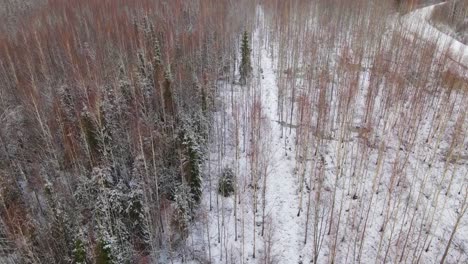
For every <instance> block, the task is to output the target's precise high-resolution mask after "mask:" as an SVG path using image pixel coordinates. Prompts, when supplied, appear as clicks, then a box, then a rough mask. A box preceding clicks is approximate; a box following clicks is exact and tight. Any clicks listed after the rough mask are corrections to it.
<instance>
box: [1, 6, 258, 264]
mask: <svg viewBox="0 0 468 264" xmlns="http://www.w3.org/2000/svg"><path fill="white" fill-rule="evenodd" d="M20 2H21V1H6V2H4V3H1V4H0V6H1V7H2V9H1V10H2V14H3V13H5V14H7V13H8V15H5V16H2V20H3V22H5V24H2V25H9V27H6V26H5V27H2V31H1V32H2V35H1V37H0V47H1V48H0V57H1V58H2V59H1V60H0V80H1V81H0V82H1V84H0V86H1V87H0V95H1V96H0V98H1V99H0V120H1V122H2V124H3V125H2V127H1V128H0V146H1V149H0V227H1V230H0V238H1V240H0V241H1V242H0V243H2V246H1V248H2V251H1V252H0V262H3V261H6V262H7V263H150V262H151V263H155V262H157V261H158V260H161V261H162V262H164V263H167V262H168V261H169V260H172V259H175V258H185V257H186V256H188V254H187V252H185V251H183V250H180V249H181V248H183V247H184V243H186V242H185V238H186V236H187V231H188V226H189V225H190V223H191V221H192V219H193V217H194V215H195V210H196V208H197V205H198V204H199V202H200V200H201V195H202V182H203V179H202V178H203V174H204V164H205V157H206V145H207V143H208V133H209V131H210V120H211V119H212V110H213V107H214V104H213V102H214V98H215V97H216V87H215V81H216V80H217V79H218V78H219V77H220V76H222V75H223V74H225V73H229V71H230V68H231V67H234V66H233V65H231V64H232V61H234V60H233V59H232V58H231V56H232V54H233V52H232V51H233V50H234V49H237V40H238V37H239V36H240V35H241V34H242V32H243V28H244V23H245V22H246V21H247V20H248V18H249V17H252V16H253V15H251V14H249V12H250V11H249V10H253V8H249V6H250V5H252V3H251V1H238V2H237V3H236V4H233V3H231V2H230V1H218V0H216V1H211V0H210V1H149V0H138V1H114V0H104V1H101V0H99V1H95V0H80V1H63V0H49V1H36V3H34V1H30V2H24V1H23V2H24V3H20ZM244 2H245V3H244ZM3 11H5V12H3ZM21 15H23V17H21ZM3 33H4V34H3ZM3 248H5V250H3ZM179 252H182V253H181V254H182V255H180V254H179ZM191 257H194V256H193V255H192V256H191Z"/></svg>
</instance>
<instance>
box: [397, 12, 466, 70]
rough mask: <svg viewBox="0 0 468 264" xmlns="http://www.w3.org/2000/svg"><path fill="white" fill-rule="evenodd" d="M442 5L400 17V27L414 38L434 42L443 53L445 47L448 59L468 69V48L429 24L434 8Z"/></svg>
mask: <svg viewBox="0 0 468 264" xmlns="http://www.w3.org/2000/svg"><path fill="white" fill-rule="evenodd" d="M441 4H444V3H439V4H435V5H431V6H427V7H423V8H419V9H416V10H414V11H412V12H411V13H409V14H406V15H404V16H402V17H401V21H400V22H401V23H402V26H403V27H405V28H406V29H407V30H408V31H409V32H411V33H413V34H414V35H415V36H417V37H419V38H422V39H423V40H426V41H436V43H437V45H438V46H439V51H441V52H442V51H444V50H445V49H446V48H447V47H448V49H449V51H450V52H449V53H448V54H447V55H448V56H449V58H450V59H451V60H452V61H453V62H454V63H455V65H460V66H462V67H463V68H465V69H466V68H468V46H467V45H465V44H463V43H461V42H459V41H458V40H456V39H454V38H453V37H451V36H449V35H447V34H445V33H443V32H441V31H440V30H438V29H437V28H435V27H433V26H432V25H431V24H430V23H429V21H428V20H429V19H430V16H431V14H432V11H433V10H434V7H435V6H437V5H441Z"/></svg>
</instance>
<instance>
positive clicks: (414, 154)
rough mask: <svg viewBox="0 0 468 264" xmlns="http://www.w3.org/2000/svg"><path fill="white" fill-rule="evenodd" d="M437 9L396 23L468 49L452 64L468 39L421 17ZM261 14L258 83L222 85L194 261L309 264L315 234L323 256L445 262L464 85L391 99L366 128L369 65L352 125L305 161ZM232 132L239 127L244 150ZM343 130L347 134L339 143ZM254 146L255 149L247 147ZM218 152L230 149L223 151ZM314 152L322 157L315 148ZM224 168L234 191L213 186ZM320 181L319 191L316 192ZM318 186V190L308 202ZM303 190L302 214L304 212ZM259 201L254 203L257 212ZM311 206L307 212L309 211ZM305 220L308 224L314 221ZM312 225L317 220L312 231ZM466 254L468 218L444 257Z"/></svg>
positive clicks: (338, 128) (463, 181)
mask: <svg viewBox="0 0 468 264" xmlns="http://www.w3.org/2000/svg"><path fill="white" fill-rule="evenodd" d="M431 8H432V7H427V8H423V9H421V10H417V11H415V12H413V13H410V14H408V15H406V16H405V17H403V18H402V20H401V21H402V23H403V26H404V27H405V28H407V30H408V32H409V33H411V34H413V35H415V36H419V37H421V38H423V39H428V40H433V39H437V40H438V44H439V45H440V47H441V50H442V48H443V47H444V46H445V45H450V49H451V50H452V51H453V54H452V55H455V54H461V53H463V56H460V57H453V59H454V60H455V58H460V60H458V59H457V61H460V62H461V63H462V64H464V63H467V61H466V59H467V56H466V55H467V49H466V47H464V45H463V44H461V43H457V42H456V41H454V40H453V39H451V38H450V37H448V36H446V35H444V34H443V33H440V32H438V31H436V30H435V29H434V28H432V27H431V26H430V25H429V24H428V23H426V22H425V18H426V16H427V15H428V12H430V10H431ZM257 13H258V20H257V26H256V29H255V31H254V32H253V39H252V44H253V45H252V50H253V54H252V58H253V60H252V61H253V68H254V71H253V78H252V84H251V85H248V86H246V87H242V86H239V85H233V84H230V83H225V82H222V83H220V87H222V88H221V95H220V102H219V107H218V110H219V111H218V113H217V115H216V125H215V126H216V129H215V132H214V133H213V134H214V140H213V141H214V143H213V146H212V147H213V149H212V154H211V155H210V158H209V161H208V162H209V163H210V166H209V169H208V171H209V175H210V177H211V178H210V179H211V180H207V181H205V185H206V190H205V192H204V193H205V196H204V200H203V204H202V206H201V208H200V215H199V216H198V219H200V220H199V221H196V222H195V223H194V225H193V226H192V228H191V233H190V236H189V238H188V240H187V241H188V242H187V244H188V248H189V250H190V251H192V256H197V257H194V259H190V260H187V262H189V263H205V262H211V263H312V261H313V258H314V252H315V251H314V245H315V244H314V241H313V240H314V237H315V239H316V242H318V244H319V245H318V250H319V253H318V260H317V262H318V263H330V262H335V263H356V262H357V263H380V262H392V263H398V262H401V263H410V262H411V261H413V262H414V261H416V262H420V263H438V262H439V261H440V256H441V255H442V253H443V251H444V250H445V247H446V245H447V242H448V239H449V237H450V234H451V232H452V228H453V226H454V224H455V222H456V219H457V217H458V214H459V209H460V207H461V203H462V201H463V194H464V192H466V186H467V184H468V179H467V175H468V150H467V146H468V142H467V138H466V137H464V136H462V138H461V139H460V140H461V141H458V143H456V144H457V145H456V146H455V148H454V150H453V156H452V155H448V154H447V153H451V152H450V151H451V150H450V149H451V148H450V146H451V144H452V141H451V140H452V136H453V135H454V133H455V132H456V131H455V123H456V121H457V120H459V119H460V118H462V122H461V124H462V126H467V125H468V122H467V119H466V118H465V116H464V115H461V114H460V113H462V112H463V111H464V110H463V109H464V108H465V107H466V106H467V104H466V98H465V97H463V96H462V93H461V92H459V91H454V92H453V93H452V94H448V95H445V94H437V95H434V96H439V98H436V101H437V100H440V102H442V103H441V105H440V108H439V109H432V110H431V111H418V109H411V107H413V106H412V105H411V103H410V102H405V101H403V102H398V101H396V102H394V104H393V105H392V106H391V107H389V110H388V111H387V112H385V111H384V113H386V114H385V116H381V117H377V116H375V117H373V118H374V119H375V120H377V121H376V122H375V123H374V127H372V128H371V129H370V131H366V128H365V127H364V120H365V111H366V101H365V100H366V96H367V94H368V93H369V87H370V82H371V80H370V78H371V77H370V76H369V73H368V72H367V71H363V72H362V73H361V74H360V76H359V83H360V86H361V87H360V89H359V92H358V93H359V94H358V95H356V96H355V98H354V99H353V100H352V101H351V103H350V108H352V111H353V114H352V122H351V124H346V125H343V124H341V123H335V124H334V126H333V131H332V132H331V131H328V132H330V135H328V136H324V138H321V139H320V140H318V139H312V140H310V142H315V143H311V146H310V148H309V149H308V153H309V154H308V156H307V155H306V157H302V158H303V159H302V161H301V157H298V156H297V151H298V150H297V149H296V144H295V141H296V139H297V137H298V135H296V132H297V131H296V130H297V128H298V125H299V121H298V120H297V119H296V118H295V117H293V121H292V123H285V122H280V118H279V109H278V105H279V102H278V100H279V99H278V98H279V94H280V88H279V87H278V84H279V81H278V76H279V75H278V69H277V68H276V65H277V61H276V60H277V58H275V57H272V54H277V53H275V52H273V53H272V52H270V49H271V48H273V49H277V48H278V47H277V46H276V45H275V43H269V42H267V41H265V38H266V36H267V35H266V32H265V29H266V28H267V27H265V25H264V23H266V21H265V19H264V17H263V12H262V9H261V8H259V9H258V12H257ZM266 43H268V44H269V45H266ZM461 45H463V46H461ZM384 92H385V91H384V90H382V89H381V90H378V91H377V93H378V94H377V95H376V98H375V102H374V103H375V105H374V106H373V110H374V112H375V113H382V110H381V109H382V108H383V107H384V103H385V102H383V101H382V96H383V93H384ZM337 96H338V92H337V91H335V93H332V94H331V101H330V102H329V104H330V109H336V108H337V107H338V101H337ZM236 106H238V107H236ZM450 106H453V108H451V109H450ZM444 107H445V108H444ZM254 109H256V111H259V112H260V117H261V118H260V120H261V121H260V127H261V133H260V136H259V137H256V136H255V135H252V134H251V129H252V127H253V122H254V121H252V120H253V119H254V118H253V115H255V113H257V112H255V111H254ZM259 109H260V110H259ZM297 110H298V109H297V106H295V111H297ZM285 111H286V110H285ZM312 111H316V109H315V108H313V109H312ZM333 111H335V110H333ZM410 111H412V112H410ZM286 112H287V111H286ZM440 116H442V117H441V118H440ZM435 118H437V120H441V121H440V122H438V123H437V122H436V124H438V125H437V128H434V120H435ZM236 120H237V121H236ZM286 120H287V119H286ZM417 120H422V122H421V123H420V126H419V127H412V124H414V125H416V124H417V122H416V121H417ZM405 122H406V124H409V126H408V127H409V129H408V130H402V129H399V127H401V125H399V124H401V123H405ZM236 123H238V125H237V126H236ZM397 124H398V125H397ZM236 127H237V128H238V130H236ZM236 131H238V134H239V138H238V140H239V141H238V142H239V147H238V148H237V149H236V139H235V137H236V134H237V132H236ZM338 135H344V136H343V137H342V138H341V139H340V137H338ZM411 137H414V138H415V140H414V142H415V143H414V145H411V144H409V143H408V142H409V140H408V138H411ZM317 138H318V137H317ZM253 142H256V143H258V146H259V147H258V148H252V145H253ZM318 142H320V144H319V143H318ZM300 147H302V146H300ZM220 148H223V149H224V151H222V152H221V154H220V151H219V150H220ZM313 148H316V149H317V150H315V149H313ZM236 150H237V151H238V153H239V156H238V158H237V159H236ZM254 150H255V151H256V152H258V153H261V155H260V156H261V158H260V160H261V161H260V163H261V165H260V168H262V169H265V170H266V173H262V172H261V173H260V175H261V176H258V179H259V181H258V189H257V191H256V192H254V186H255V184H253V182H252V173H251V172H252V171H253V170H254V169H253V168H252V155H254ZM314 152H315V153H316V154H317V153H318V154H317V155H314V154H311V153H314ZM356 156H358V157H359V158H358V159H356V158H355V157H356ZM455 156H456V157H457V158H456V159H455V161H453V162H446V159H447V158H449V159H450V158H454V157H455ZM465 156H466V157H465ZM303 160H306V161H305V162H304V161H303ZM356 160H359V162H355V161H356ZM298 161H299V162H298ZM300 162H304V164H305V165H303V166H305V167H306V169H304V173H305V175H306V176H305V177H304V179H302V180H301V178H300V174H301V173H298V164H300ZM317 164H321V165H317ZM226 166H229V167H231V168H235V171H236V174H237V182H238V187H237V190H238V197H237V198H234V197H232V196H231V197H228V198H224V197H222V196H219V195H218V194H217V188H216V186H217V180H216V179H217V177H218V176H219V175H220V172H221V170H222V168H224V167H226ZM321 166H323V171H324V172H323V173H324V174H323V175H324V176H323V185H317V184H318V183H317V182H319V181H320V180H318V181H317V180H316V178H317V177H319V176H317V174H319V173H317V172H315V171H312V169H310V168H315V169H317V168H318V169H317V170H321V168H322V167H321ZM340 166H342V167H341V171H340ZM299 167H300V166H299ZM400 168H401V169H400ZM299 171H300V170H299ZM265 175H266V178H265ZM319 178H320V177H319ZM309 179H310V180H309ZM395 179H397V180H395ZM265 186H266V189H265V199H264V200H263V193H262V192H263V190H264V187H265ZM317 186H319V187H318V188H319V189H323V193H322V194H321V195H322V197H320V196H319V198H317V190H316V189H315V188H316V187H317ZM334 190H335V191H334ZM301 191H302V192H301ZM311 193H313V195H311V196H312V198H309V197H310V196H309V194H311ZM301 197H302V210H301V214H300V215H298V212H299V207H300V204H301ZM332 197H335V199H332ZM235 199H236V201H238V204H237V206H235V204H234V203H235ZM254 200H256V201H257V202H256V206H257V210H256V212H255V213H254V204H255V203H254ZM263 201H265V210H263V208H262V207H263ZM308 205H310V208H309V209H310V211H308V210H306V208H307V206H308ZM210 209H211V210H210ZM307 213H308V214H309V216H310V219H309V220H307ZM306 221H309V222H308V224H307V225H306ZM313 221H315V223H316V226H317V229H315V230H314V229H313ZM306 226H307V230H306ZM263 227H264V230H263V231H264V232H263V235H262V229H263ZM306 231H307V236H306ZM306 237H307V241H305V239H306ZM357 241H359V242H357ZM305 242H306V243H305ZM254 245H255V250H254ZM426 248H427V250H422V249H426ZM387 249H388V251H387ZM467 250H468V219H467V217H466V216H465V217H463V218H462V220H461V223H460V226H459V229H458V231H457V232H456V236H455V238H454V243H453V244H452V246H451V248H450V250H449V254H448V257H447V260H446V261H447V263H457V262H458V263H466V262H467V261H468V253H467ZM333 251H335V252H336V254H333ZM254 253H255V258H254ZM405 254H406V255H405ZM333 255H336V256H335V257H332V256H333ZM402 256H405V257H404V258H403V257H402ZM208 259H210V261H208Z"/></svg>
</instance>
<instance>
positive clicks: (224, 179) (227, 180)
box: [218, 167, 236, 197]
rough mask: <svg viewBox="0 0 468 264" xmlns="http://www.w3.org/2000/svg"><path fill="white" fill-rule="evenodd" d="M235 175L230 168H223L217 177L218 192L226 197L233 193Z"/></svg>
mask: <svg viewBox="0 0 468 264" xmlns="http://www.w3.org/2000/svg"><path fill="white" fill-rule="evenodd" d="M235 188H236V187H235V175H234V172H233V171H232V169H231V168H228V167H227V168H224V170H223V173H222V174H221V176H220V177H219V182H218V192H219V193H220V194H221V195H222V196H224V197H228V196H230V195H231V194H233V193H234V191H235Z"/></svg>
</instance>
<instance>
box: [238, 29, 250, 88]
mask: <svg viewBox="0 0 468 264" xmlns="http://www.w3.org/2000/svg"><path fill="white" fill-rule="evenodd" d="M251 51H252V50H251V49H250V41H249V34H248V33H247V31H244V34H243V36H242V45H241V64H240V66H239V73H240V83H241V85H245V84H246V83H247V79H248V78H249V76H250V74H251V72H252V63H251V60H250V52H251Z"/></svg>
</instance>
